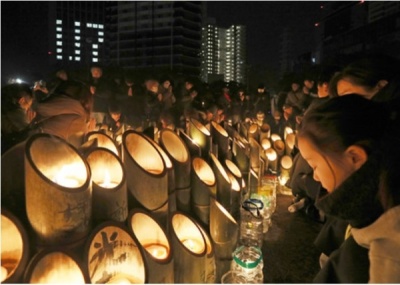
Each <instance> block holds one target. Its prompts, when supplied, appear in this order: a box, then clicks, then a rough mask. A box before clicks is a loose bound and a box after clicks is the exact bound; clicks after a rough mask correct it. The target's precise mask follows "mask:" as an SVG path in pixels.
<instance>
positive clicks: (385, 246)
mask: <svg viewBox="0 0 400 285" xmlns="http://www.w3.org/2000/svg"><path fill="white" fill-rule="evenodd" d="M352 235H353V237H354V239H355V241H356V242H357V243H358V244H359V245H361V246H362V247H365V248H367V249H369V251H368V256H369V262H370V266H369V280H368V282H369V283H400V206H396V207H394V208H391V209H389V210H388V211H386V212H385V213H384V214H383V215H382V216H380V217H379V219H378V220H376V221H375V222H374V223H373V224H371V225H369V226H367V227H364V228H360V229H356V228H353V229H352Z"/></svg>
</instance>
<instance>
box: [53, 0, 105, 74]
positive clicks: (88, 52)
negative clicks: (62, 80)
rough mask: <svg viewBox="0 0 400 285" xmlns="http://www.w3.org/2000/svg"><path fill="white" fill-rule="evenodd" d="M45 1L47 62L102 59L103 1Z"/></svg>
mask: <svg viewBox="0 0 400 285" xmlns="http://www.w3.org/2000/svg"><path fill="white" fill-rule="evenodd" d="M48 3H49V48H50V49H49V51H50V52H51V55H50V65H51V66H59V67H65V66H68V67H71V66H80V67H81V66H83V65H86V66H90V65H93V64H101V63H102V62H103V61H104V59H105V48H104V42H105V41H104V36H105V34H104V29H105V27H104V14H105V5H104V3H105V2H101V1H96V2H94V1H89V2H84V1H76V2H75V1H65V2H64V1H51V2H48Z"/></svg>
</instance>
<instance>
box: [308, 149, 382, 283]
mask: <svg viewBox="0 0 400 285" xmlns="http://www.w3.org/2000/svg"><path fill="white" fill-rule="evenodd" d="M378 168H379V155H377V154H376V153H372V154H370V156H369V158H368V161H367V162H366V163H365V164H364V165H363V166H362V167H361V168H360V169H359V170H357V171H356V172H354V173H353V174H352V175H351V176H350V177H349V178H348V179H346V180H345V181H344V182H343V183H342V184H341V185H340V186H339V187H338V188H337V189H335V190H334V191H333V192H332V193H329V194H327V195H325V196H323V197H322V198H321V199H319V200H318V201H317V202H316V206H317V208H319V209H320V210H322V211H324V213H325V214H326V215H327V216H330V218H333V219H338V220H339V221H338V222H339V223H343V222H345V223H347V224H349V225H350V226H351V227H355V228H362V227H365V226H368V225H370V224H371V223H373V222H374V221H375V220H376V219H377V218H378V217H379V216H380V215H381V214H382V213H383V209H382V207H381V205H380V203H379V201H378V199H377V192H378V184H379V174H378V171H377V169H378ZM343 227H344V226H343V225H342V226H340V227H338V228H336V229H334V228H331V230H333V231H329V230H327V228H325V229H324V230H323V231H321V232H320V234H319V236H318V238H317V239H319V244H318V246H319V247H320V248H325V249H326V248H327V247H325V246H324V242H323V241H324V240H325V241H326V243H329V241H330V240H332V238H333V239H335V230H338V231H339V232H342V231H343ZM332 234H333V236H332ZM324 235H325V237H324ZM338 243H340V238H339V240H338ZM331 250H332V252H331V254H330V255H329V259H328V261H327V263H326V265H325V266H324V267H323V268H322V269H321V270H320V272H319V273H318V274H317V276H316V277H315V279H314V282H316V283H367V282H368V280H369V273H368V272H369V259H368V250H367V249H365V248H363V247H361V246H359V245H358V244H357V243H356V242H355V241H354V239H353V238H352V237H351V236H350V237H349V238H347V239H345V240H344V242H343V243H342V244H341V245H340V247H339V248H337V249H334V248H329V249H328V251H331ZM328 254H329V253H328Z"/></svg>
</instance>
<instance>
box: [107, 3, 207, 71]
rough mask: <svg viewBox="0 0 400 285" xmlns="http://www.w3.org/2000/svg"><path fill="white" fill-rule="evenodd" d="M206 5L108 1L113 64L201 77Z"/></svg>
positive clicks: (108, 22) (110, 51) (108, 21)
mask: <svg viewBox="0 0 400 285" xmlns="http://www.w3.org/2000/svg"><path fill="white" fill-rule="evenodd" d="M203 6H204V2H190V1H140V2H137V1H110V2H108V3H107V25H108V27H109V29H108V30H107V32H108V35H109V37H108V38H109V54H110V61H111V63H113V64H115V65H118V66H120V67H123V68H130V69H136V70H141V69H144V70H148V69H151V70H153V71H156V72H163V71H164V72H172V71H173V72H175V73H177V74H184V75H191V76H199V74H200V48H201V26H202V15H203V12H204V7H203Z"/></svg>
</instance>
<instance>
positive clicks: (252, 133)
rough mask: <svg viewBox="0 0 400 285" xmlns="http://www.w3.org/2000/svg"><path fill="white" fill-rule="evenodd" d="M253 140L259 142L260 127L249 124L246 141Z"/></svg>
mask: <svg viewBox="0 0 400 285" xmlns="http://www.w3.org/2000/svg"><path fill="white" fill-rule="evenodd" d="M251 138H252V139H254V140H256V141H259V140H260V127H259V126H258V125H257V124H251V125H250V127H249V131H248V134H247V139H248V140H249V141H250V139H251Z"/></svg>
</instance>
